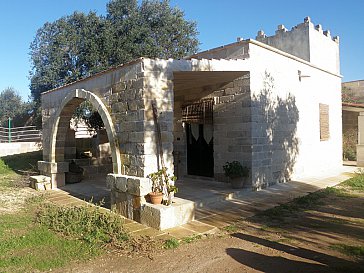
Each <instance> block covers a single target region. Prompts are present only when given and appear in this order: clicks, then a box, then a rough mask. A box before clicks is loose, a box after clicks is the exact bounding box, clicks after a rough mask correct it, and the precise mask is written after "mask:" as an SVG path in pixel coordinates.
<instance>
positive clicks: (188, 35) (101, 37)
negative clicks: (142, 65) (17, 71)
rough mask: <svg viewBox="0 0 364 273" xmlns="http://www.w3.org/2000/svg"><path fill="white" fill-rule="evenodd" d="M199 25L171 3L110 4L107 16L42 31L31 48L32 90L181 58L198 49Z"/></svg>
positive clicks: (115, 0) (79, 17) (78, 18)
mask: <svg viewBox="0 0 364 273" xmlns="http://www.w3.org/2000/svg"><path fill="white" fill-rule="evenodd" d="M197 34H198V33H197V29H196V23H195V22H191V21H188V20H186V19H185V18H184V13H183V11H181V10H180V9H178V8H177V7H171V6H170V3H169V1H168V0H163V1H159V0H144V1H142V3H141V4H140V5H138V2H137V0H111V1H110V2H109V3H108V4H107V14H106V16H99V15H97V14H96V13H94V12H90V13H88V14H84V13H81V12H75V13H73V14H72V15H68V16H64V17H62V18H60V19H58V20H56V21H55V22H52V23H49V22H48V23H46V24H44V26H43V27H42V28H40V29H39V30H38V31H37V33H36V36H35V38H34V40H33V42H32V43H31V46H30V57H31V62H32V65H33V67H32V69H31V71H30V80H31V84H30V90H31V95H32V97H33V99H34V100H35V101H37V102H39V98H40V93H42V92H44V91H47V90H50V89H53V88H56V87H59V86H61V85H64V84H67V83H70V82H73V81H75V80H79V79H82V78H85V77H88V76H90V75H92V74H95V73H97V72H100V71H102V70H105V69H107V68H109V67H111V66H115V65H119V64H123V63H126V62H128V61H131V60H133V59H136V58H138V57H142V56H143V57H150V58H181V57H184V56H186V55H189V54H192V53H195V52H196V51H197V49H198V45H199V42H198V39H197Z"/></svg>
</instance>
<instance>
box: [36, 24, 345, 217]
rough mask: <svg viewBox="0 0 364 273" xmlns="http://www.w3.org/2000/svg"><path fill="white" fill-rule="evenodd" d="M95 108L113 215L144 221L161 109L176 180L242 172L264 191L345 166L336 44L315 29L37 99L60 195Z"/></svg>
mask: <svg viewBox="0 0 364 273" xmlns="http://www.w3.org/2000/svg"><path fill="white" fill-rule="evenodd" d="M85 100H86V101H89V102H90V103H91V104H92V105H93V107H94V108H95V109H97V110H98V112H99V114H100V115H101V117H102V120H103V122H104V125H105V129H106V133H107V138H108V141H109V146H110V151H111V159H110V163H112V173H110V174H109V175H108V183H109V185H110V187H111V188H112V203H113V205H114V206H115V207H116V208H117V210H119V211H120V212H121V213H122V214H124V215H126V216H128V217H130V218H134V219H138V218H140V217H141V216H140V210H141V209H142V208H143V205H144V204H145V198H144V196H145V195H146V194H147V193H148V192H149V191H150V183H149V180H148V179H147V178H146V177H147V175H148V174H149V173H151V172H154V171H156V170H157V168H158V165H159V160H158V151H157V146H156V130H155V122H154V118H153V108H152V105H153V104H154V105H155V106H156V108H157V111H158V115H159V118H158V122H159V125H160V128H161V140H162V148H163V158H164V162H165V165H166V166H167V167H168V169H169V170H170V171H172V170H174V173H175V174H176V175H178V177H179V178H183V177H185V176H186V175H190V176H207V177H211V178H214V179H215V180H218V181H224V180H225V177H224V174H223V168H222V166H223V165H224V164H225V163H226V161H233V160H238V161H240V162H241V163H242V164H243V165H246V166H248V167H249V168H250V169H251V176H250V178H249V185H247V186H248V187H251V188H252V189H260V188H264V187H266V186H269V185H270V184H274V183H278V182H286V181H289V180H290V179H296V178H299V177H303V176H314V175H318V174H320V173H322V172H325V171H328V170H333V169H337V168H339V167H340V166H341V165H342V157H341V156H342V125H341V122H338V121H341V76H340V63H339V39H338V37H334V38H332V37H331V36H330V32H329V31H323V30H322V27H321V26H320V25H318V26H314V25H313V23H312V22H311V21H310V18H305V20H304V22H303V23H301V24H299V25H297V26H295V27H293V28H292V30H290V31H288V30H287V29H286V28H285V27H284V26H283V25H280V26H278V30H277V31H276V33H275V35H273V36H266V35H265V34H264V32H263V31H259V32H258V36H257V37H256V39H255V40H254V39H246V40H244V39H238V41H237V42H235V43H232V44H229V45H225V46H222V47H218V48H215V49H211V50H208V51H204V52H200V53H198V54H195V55H193V56H190V57H188V58H185V59H181V60H175V59H168V60H162V59H149V58H139V59H137V60H134V61H132V62H130V63H127V64H124V65H121V66H118V67H116V68H112V69H110V70H107V71H105V72H102V73H99V74H96V75H94V76H92V77H89V78H86V79H83V80H80V81H77V82H75V83H71V84H68V85H65V86H63V87H60V88H57V89H54V90H50V91H48V92H45V93H43V94H42V109H43V112H42V114H43V132H44V133H43V161H41V162H39V164H38V167H39V169H40V171H41V173H42V174H44V175H47V176H50V177H51V179H52V187H53V188H56V187H61V186H62V185H64V183H65V172H67V171H68V162H67V160H66V159H67V153H68V152H67V147H66V143H67V131H68V129H69V121H70V118H71V116H72V114H73V112H74V110H75V108H76V107H77V106H78V105H79V104H80V103H81V102H83V101H85Z"/></svg>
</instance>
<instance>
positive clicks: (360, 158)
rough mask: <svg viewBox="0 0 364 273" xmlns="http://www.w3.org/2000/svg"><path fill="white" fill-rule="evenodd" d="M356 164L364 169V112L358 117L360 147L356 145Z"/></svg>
mask: <svg viewBox="0 0 364 273" xmlns="http://www.w3.org/2000/svg"><path fill="white" fill-rule="evenodd" d="M356 164H357V166H358V167H364V112H360V114H359V116H358V145H356Z"/></svg>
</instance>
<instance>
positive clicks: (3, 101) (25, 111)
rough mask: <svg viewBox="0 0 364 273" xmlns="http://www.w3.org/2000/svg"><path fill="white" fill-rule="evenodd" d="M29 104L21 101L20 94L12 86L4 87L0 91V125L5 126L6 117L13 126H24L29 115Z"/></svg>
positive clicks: (6, 124) (6, 123) (6, 122)
mask: <svg viewBox="0 0 364 273" xmlns="http://www.w3.org/2000/svg"><path fill="white" fill-rule="evenodd" d="M29 110H30V104H29V103H26V102H23V100H22V98H21V96H20V95H19V94H18V92H17V91H16V90H15V89H14V88H13V87H8V88H5V89H4V90H3V91H2V92H1V93H0V126H3V127H7V126H8V119H9V118H11V119H12V127H13V126H24V124H25V122H26V120H27V119H28V118H29V117H30V115H29Z"/></svg>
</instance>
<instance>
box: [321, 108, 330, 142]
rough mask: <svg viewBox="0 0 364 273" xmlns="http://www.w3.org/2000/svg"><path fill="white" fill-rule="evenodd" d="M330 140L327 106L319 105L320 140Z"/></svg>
mask: <svg viewBox="0 0 364 273" xmlns="http://www.w3.org/2000/svg"><path fill="white" fill-rule="evenodd" d="M329 138H330V123H329V106H328V105H327V104H322V103H320V140H321V141H325V140H328V139H329Z"/></svg>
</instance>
